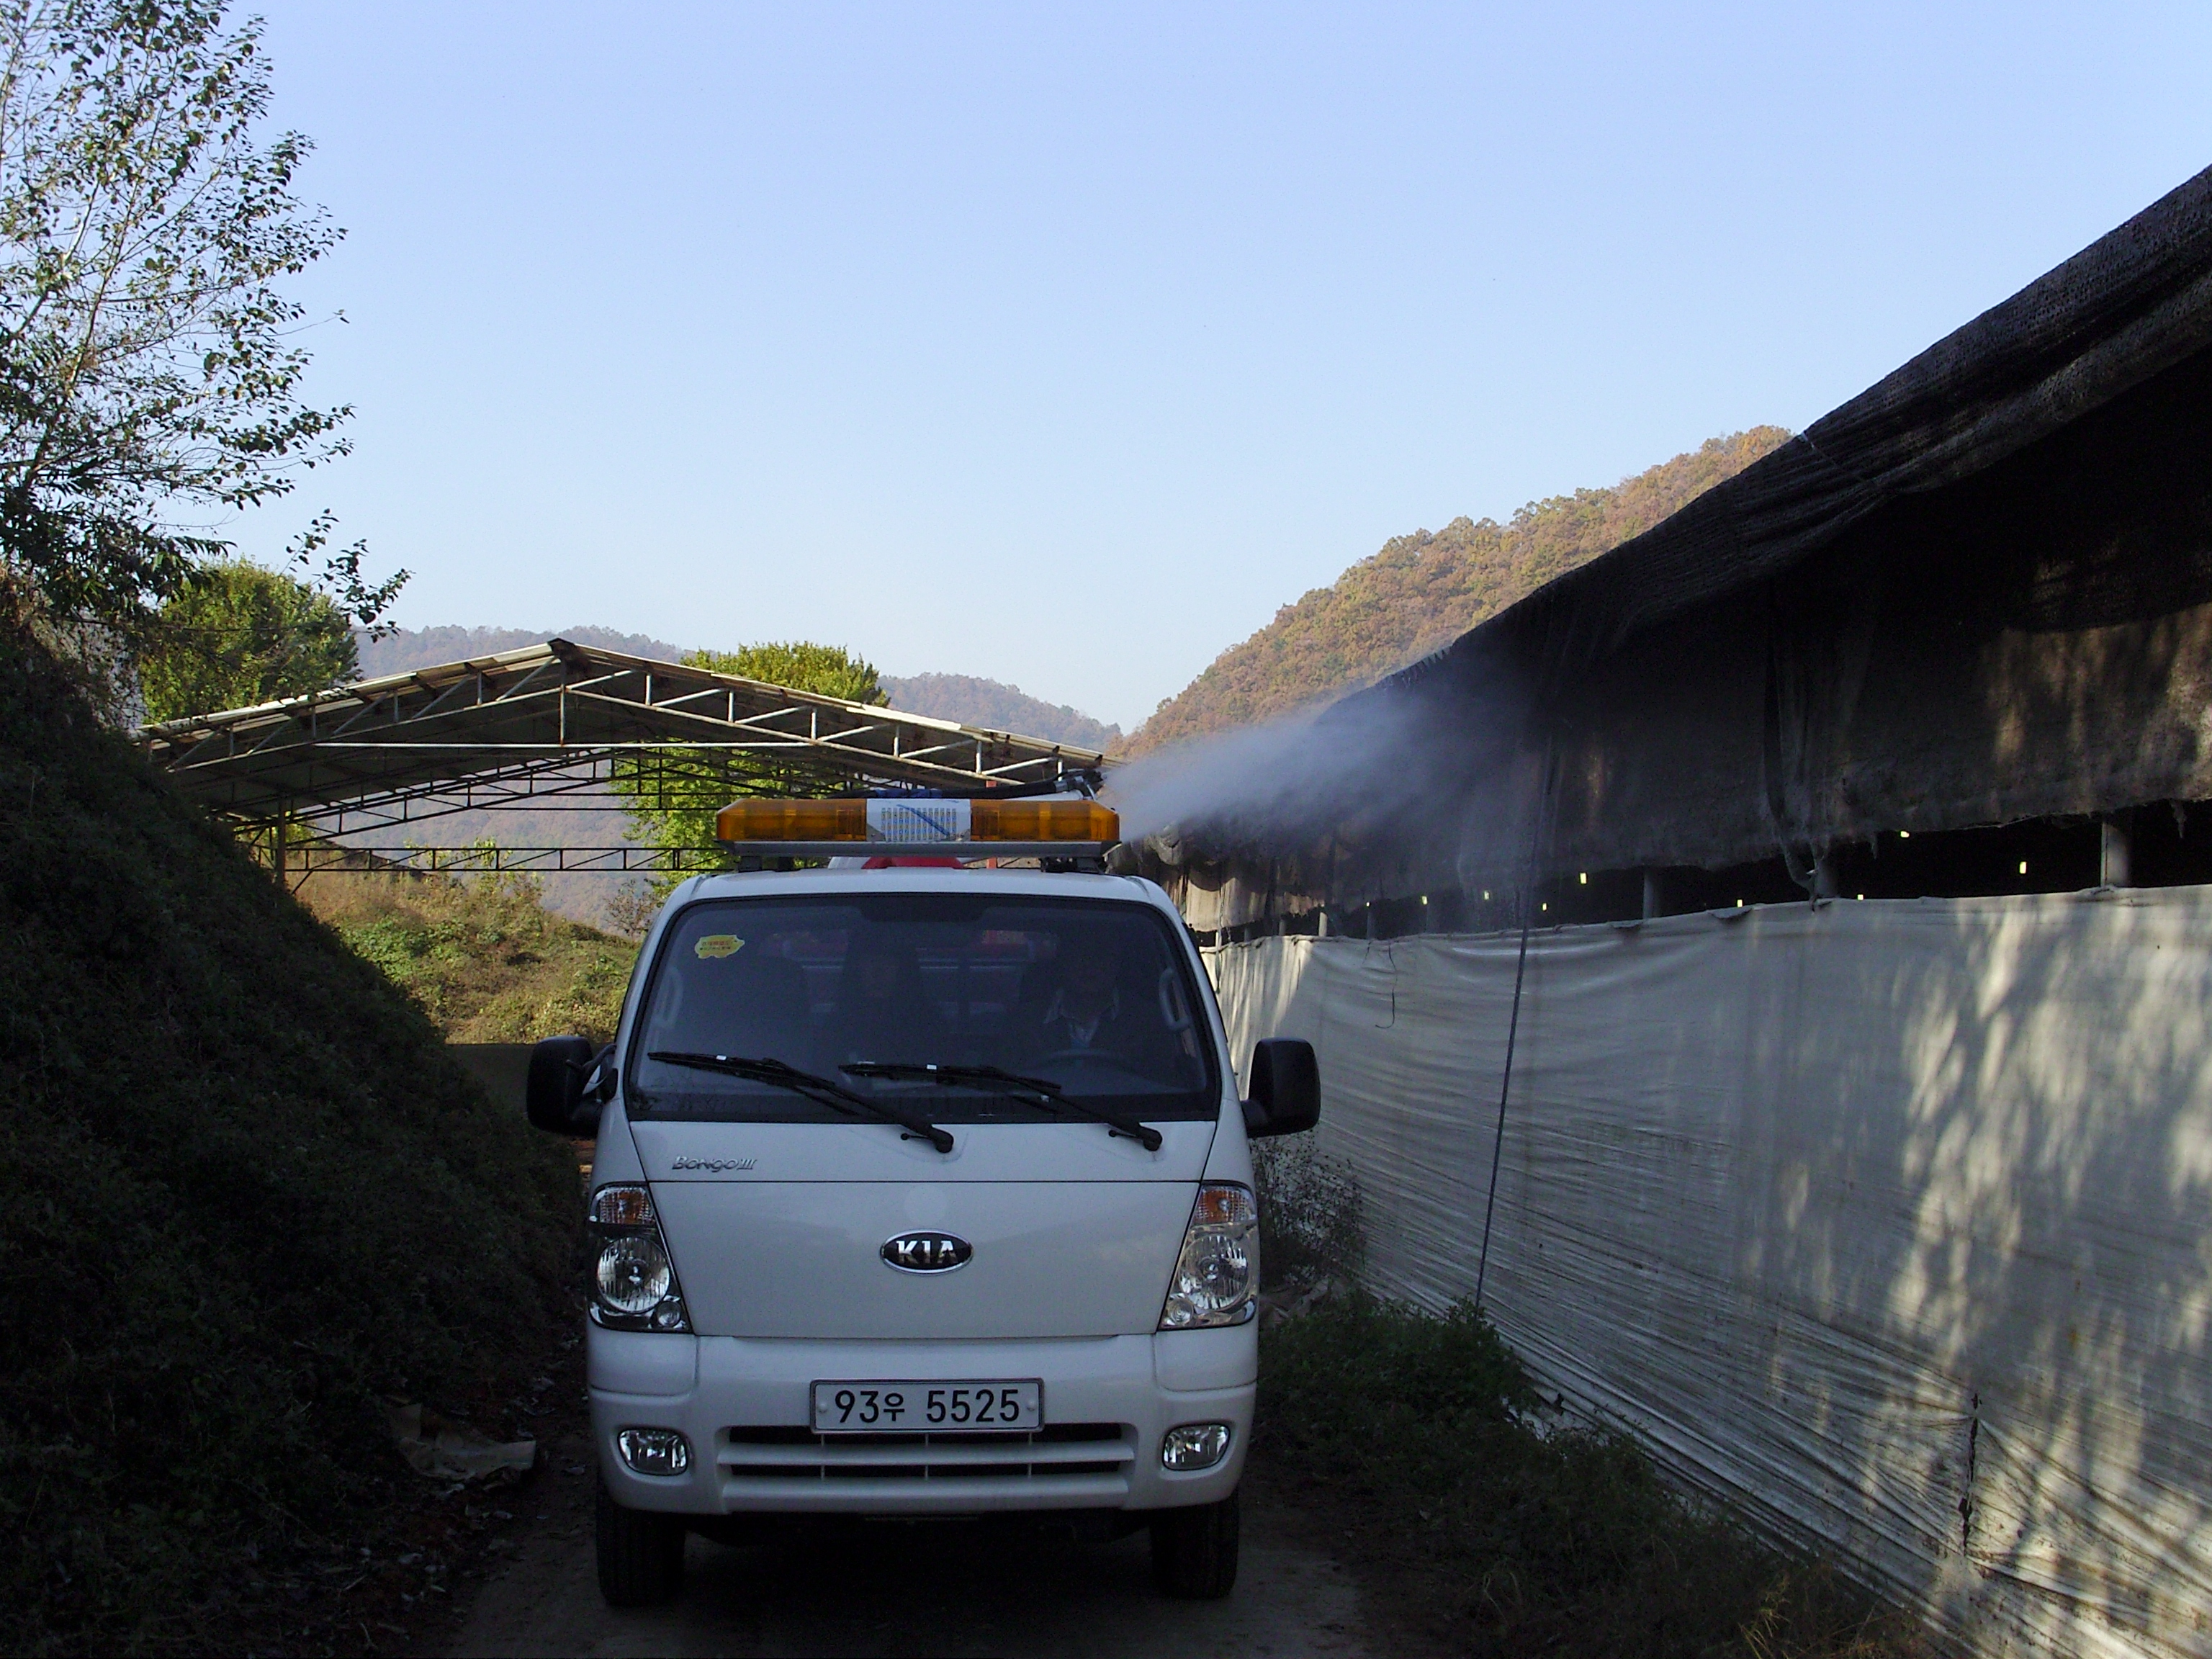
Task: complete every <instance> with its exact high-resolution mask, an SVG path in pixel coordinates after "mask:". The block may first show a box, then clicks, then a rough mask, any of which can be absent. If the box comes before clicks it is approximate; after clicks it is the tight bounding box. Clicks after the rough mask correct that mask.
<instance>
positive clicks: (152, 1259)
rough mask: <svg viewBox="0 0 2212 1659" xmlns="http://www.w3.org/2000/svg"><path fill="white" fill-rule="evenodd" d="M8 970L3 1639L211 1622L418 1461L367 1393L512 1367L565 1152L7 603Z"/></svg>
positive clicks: (145, 1638)
mask: <svg viewBox="0 0 2212 1659" xmlns="http://www.w3.org/2000/svg"><path fill="white" fill-rule="evenodd" d="M0 982H4V983H5V985H6V987H7V991H6V995H5V997H4V999H0V1066H4V1068H5V1073H6V1075H7V1077H8V1079H9V1085H10V1086H9V1102H8V1109H7V1111H6V1112H5V1113H4V1114H0V1528H4V1530H5V1532H6V1534H7V1535H8V1537H9V1548H8V1549H7V1550H6V1551H5V1552H0V1598H4V1604H5V1605H6V1607H7V1608H8V1621H7V1627H8V1629H9V1632H10V1634H9V1640H8V1646H9V1649H10V1650H15V1651H26V1650H28V1651H37V1650H52V1649H61V1648H70V1649H82V1648H147V1647H164V1648H167V1647H175V1646H179V1645H189V1644H193V1643H195V1642H201V1643H210V1644H212V1643H215V1642H217V1641H219V1639H220V1637H219V1632H220V1630H221V1628H222V1625H221V1611H222V1606H223V1602H224V1598H225V1597H226V1596H227V1595H229V1594H230V1593H231V1584H232V1582H233V1579H234V1576H235V1575H236V1573H237V1572H238V1571H240V1570H241V1569H242V1565H243V1564H244V1563H245V1562H246V1561H247V1560H248V1559H251V1558H252V1557H253V1556H255V1555H263V1556H264V1557H265V1555H266V1553H267V1552H270V1551H271V1550H278V1551H281V1550H283V1549H286V1548H289V1547H294V1546H296V1545H298V1544H300V1543H301V1542H302V1541H310V1540H318V1539H321V1540H327V1539H330V1538H332V1537H343V1536H344V1535H346V1531H347V1528H349V1526H351V1525H353V1524H354V1523H355V1522H356V1521H357V1520H359V1519H360V1518H361V1517H362V1516H367V1515H368V1514H370V1513H371V1512H373V1511H374V1510H376V1508H377V1506H378V1505H379V1504H382V1503H383V1502H385V1501H386V1498H388V1497H389V1496H390V1494H391V1492H392V1487H391V1486H390V1484H389V1483H390V1482H392V1481H393V1480H411V1479H413V1477H412V1476H411V1475H406V1474H403V1473H402V1471H401V1466H400V1465H399V1464H398V1460H397V1458H396V1456H395V1455H394V1454H393V1453H392V1449H391V1447H390V1444H389V1443H388V1438H387V1436H386V1429H385V1426H384V1423H383V1420H382V1405H383V1400H384V1397H385V1396H387V1395H403V1396H404V1397H407V1398H410V1399H421V1400H427V1401H433V1402H436V1403H439V1404H441V1405H442V1406H444V1407H446V1408H447V1409H448V1410H449V1411H453V1412H454V1413H457V1414H459V1415H462V1416H465V1417H466V1416H475V1417H477V1419H479V1420H484V1421H486V1422H487V1424H488V1425H489V1419H491V1418H493V1417H495V1415H496V1414H497V1413H498V1412H499V1410H500V1409H501V1406H500V1402H501V1401H505V1400H506V1399H507V1398H508V1397H510V1396H511V1395H513V1394H515V1393H518V1392H520V1386H521V1384H522V1383H523V1382H524V1380H525V1379H526V1378H527V1376H529V1374H530V1370H529V1368H531V1367H532V1365H534V1364H540V1363H542V1359H543V1356H544V1354H545V1353H546V1352H548V1350H549V1347H550V1342H551V1340H552V1337H553V1334H554V1333H555V1331H556V1329H557V1328H558V1326H559V1325H560V1324H562V1323H564V1322H566V1321H567V1320H568V1318H570V1317H572V1315H571V1313H570V1311H569V1297H568V1268H569V1263H570V1260H571V1255H570V1253H571V1251H572V1250H573V1249H574V1211H575V1209H576V1204H575V1172H574V1165H573V1164H572V1163H571V1162H570V1161H569V1160H568V1156H567V1148H566V1147H565V1146H562V1145H560V1144H558V1143H556V1142H554V1141H552V1140H550V1139H547V1138H544V1137H538V1136H536V1135H533V1134H532V1132H531V1131H530V1130H529V1129H528V1128H527V1127H526V1126H525V1125H523V1124H522V1123H521V1122H520V1121H517V1120H516V1119H514V1118H513V1117H512V1116H510V1115H507V1114H506V1113H503V1112H497V1111H495V1110H493V1109H491V1107H490V1106H489V1103H487V1102H486V1101H485V1100H484V1098H483V1095H482V1094H481V1093H480V1092H479V1091H477V1088H476V1087H475V1086H474V1085H473V1084H471V1081H470V1080H469V1079H467V1078H466V1077H465V1075H464V1074H463V1073H461V1072H460V1070H459V1068H458V1067H457V1066H455V1065H454V1064H453V1062H452V1060H450V1059H449V1058H448V1057H447V1055H446V1054H445V1053H444V1052H443V1045H442V1042H441V1039H440V1036H439V1034H438V1032H437V1031H436V1030H435V1029H434V1028H433V1026H432V1025H431V1024H430V1022H429V1020H428V1018H426V1017H425V1016H424V1015H423V1013H422V1012H421V1011H420V1010H419V1009H418V1008H416V1007H415V1006H412V1005H410V1003H409V1002H408V1000H406V998H405V997H404V996H403V995H402V994H400V993H399V992H398V991H397V990H396V989H395V988H394V987H392V983H391V982H390V981H388V980H387V979H386V977H385V975H383V974H381V973H380V972H379V971H378V970H377V969H376V968H375V967H374V966H373V965H372V964H371V963H368V962H366V961H364V960H362V958H361V957H358V956H356V954H354V952H352V951H349V950H347V949H346V948H345V947H344V946H343V945H342V944H341V943H340V942H339V940H338V939H337V938H336V937H335V935H334V934H333V933H331V931H330V930H328V929H327V928H325V927H324V926H323V925H322V924H320V923H319V922H318V921H315V920H314V919H313V917H312V916H310V915H307V912H306V911H304V910H303V909H302V908H301V907H300V906H299V905H298V904H297V903H296V902H294V900H293V899H292V898H291V897H290V896H289V895H288V894H287V893H286V892H284V890H283V889H282V888H281V887H280V886H278V885H277V884H276V883H275V882H274V881H272V880H271V879H270V877H269V876H268V875H267V874H266V873H265V872H263V871H262V870H260V869H259V868H258V867H257V866H255V865H253V864H252V862H251V861H250V860H247V859H246V857H245V856H244V855H243V854H241V853H240V851H239V850H238V848H235V847H234V845H233V844H232V843H231V842H229V841H228V838H227V837H225V836H223V835H222V834H221V833H220V832H219V831H217V830H216V829H213V828H212V827H210V825H208V824H207V823H205V822H204V820H202V819H201V818H200V817H198V816H197V814H196V813H195V812H194V811H191V809H189V808H188V807H186V806H185V805H184V804H183V803H182V802H180V801H179V799H177V798H176V797H175V796H174V794H173V793H171V792H170V791H169V790H168V789H167V787H164V786H163V785H161V783H160V782H158V781H156V780H155V778H154V777H153V776H152V775H150V774H149V771H148V769H146V767H145V766H144V765H143V763H142V762H141V761H140V759H139V758H138V757H137V755H136V753H135V752H134V751H133V750H131V748H130V747H129V745H128V744H125V742H124V741H123V739H121V738H118V737H117V736H116V735H114V734H113V733H112V732H107V731H105V730H103V729H101V728H100V726H98V724H97V722H96V721H95V720H94V719H93V717H92V715H91V714H90V712H89V710H88V707H87V706H86V704H85V703H84V702H83V701H82V699H81V698H80V697H79V696H77V695H76V692H75V690H73V688H72V687H71V686H70V684H68V683H67V682H66V681H65V679H64V677H63V676H62V674H61V673H60V672H59V671H58V670H57V669H56V667H55V666H54V665H53V664H52V661H51V659H48V658H46V656H45V655H44V654H43V653H41V652H40V651H39V650H38V648H37V647H34V646H33V645H31V644H29V643H28V642H27V641H24V640H23V639H22V638H21V636H20V635H14V634H12V633H7V632H4V631H0Z"/></svg>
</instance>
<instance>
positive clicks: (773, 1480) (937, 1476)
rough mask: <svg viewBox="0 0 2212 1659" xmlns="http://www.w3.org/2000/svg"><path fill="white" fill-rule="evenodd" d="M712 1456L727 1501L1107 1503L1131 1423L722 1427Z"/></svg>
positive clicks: (1124, 1475) (1123, 1470) (1125, 1481)
mask: <svg viewBox="0 0 2212 1659" xmlns="http://www.w3.org/2000/svg"><path fill="white" fill-rule="evenodd" d="M720 1438H721V1444H720V1447H719V1448H718V1449H717V1452H716V1460H717V1462H719V1463H720V1466H721V1475H722V1493H723V1498H724V1499H725V1501H726V1502H729V1503H731V1504H732V1505H733V1507H738V1508H744V1507H748V1504H747V1502H746V1500H748V1499H751V1500H754V1501H756V1502H758V1503H759V1504H761V1505H762V1506H763V1507H768V1506H769V1505H771V1504H772V1505H773V1506H774V1507H776V1508H793V1509H807V1508H814V1507H820V1508H823V1509H830V1508H836V1509H848V1508H851V1507H852V1506H853V1505H854V1502H855V1501H856V1500H860V1501H867V1502H874V1501H876V1500H878V1499H880V1500H882V1501H883V1503H884V1505H885V1506H886V1507H888V1508H890V1509H893V1510H903V1509H913V1510H942V1509H944V1508H945V1506H946V1505H947V1504H959V1503H961V1502H963V1501H964V1500H966V1499H969V1498H975V1499H978V1500H982V1501H983V1502H984V1503H985V1504H992V1502H993V1500H996V1503H998V1504H1013V1505H1015V1506H1018V1507H1032V1506H1036V1507H1042V1506H1046V1505H1051V1504H1066V1505H1069V1506H1071V1507H1078V1506H1085V1505H1088V1504H1114V1503H1118V1502H1120V1501H1121V1499H1122V1498H1125V1497H1127V1494H1128V1490H1129V1474H1128V1472H1129V1466H1130V1465H1131V1464H1132V1463H1133V1462H1136V1457H1137V1449H1136V1437H1135V1434H1134V1431H1133V1430H1131V1429H1130V1428H1129V1427H1128V1426H1127V1425H1123V1424H1120V1423H1052V1424H1048V1425H1045V1426H1044V1427H1043V1428H1042V1429H1039V1430H1036V1431H1035V1432H1032V1433H1009V1434H988V1433H987V1434H835V1435H824V1434H817V1433H816V1432H815V1431H813V1430H811V1429H805V1428H788V1427H738V1428H730V1429H725V1430H724V1431H722V1434H721V1437H720Z"/></svg>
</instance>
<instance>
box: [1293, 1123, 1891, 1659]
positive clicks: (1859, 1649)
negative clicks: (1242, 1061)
mask: <svg viewBox="0 0 2212 1659" xmlns="http://www.w3.org/2000/svg"><path fill="white" fill-rule="evenodd" d="M1261 1216H1262V1224H1263V1228H1264V1232H1263V1237H1262V1242H1261V1249H1262V1260H1263V1262H1273V1263H1279V1267H1278V1266H1273V1265H1271V1266H1270V1267H1269V1274H1270V1279H1271V1283H1273V1284H1274V1285H1275V1286H1276V1289H1277V1293H1278V1295H1279V1296H1280V1295H1282V1293H1283V1292H1284V1291H1295V1290H1296V1287H1297V1285H1299V1284H1301V1283H1304V1284H1307V1285H1312V1284H1314V1283H1316V1282H1318V1280H1319V1279H1320V1278H1321V1277H1322V1276H1323V1275H1326V1276H1328V1277H1329V1278H1331V1279H1333V1280H1334V1285H1335V1288H1334V1291H1332V1292H1331V1293H1329V1294H1327V1295H1326V1296H1324V1297H1321V1298H1319V1299H1318V1300H1316V1301H1315V1302H1314V1303H1313V1304H1312V1305H1311V1307H1310V1310H1308V1311H1304V1312H1302V1313H1299V1314H1297V1316H1295V1317H1291V1318H1286V1319H1282V1320H1280V1321H1279V1322H1274V1321H1271V1322H1270V1323H1269V1324H1268V1326H1267V1327H1265V1328H1263V1332H1262V1335H1261V1372H1260V1375H1261V1399H1260V1410H1259V1418H1258V1422H1257V1425H1256V1427H1255V1442H1254V1446H1255V1453H1254V1455H1255V1458H1256V1459H1257V1460H1258V1461H1259V1463H1260V1466H1261V1468H1263V1469H1265V1470H1266V1471H1267V1476H1268V1478H1269V1479H1270V1480H1272V1481H1273V1482H1274V1483H1275V1484H1276V1485H1277V1486H1278V1487H1279V1489H1280V1490H1281V1491H1282V1492H1284V1494H1285V1496H1286V1497H1287V1498H1289V1499H1290V1500H1291V1502H1293V1503H1295V1504H1297V1505H1298V1506H1299V1507H1300V1508H1302V1509H1304V1510H1307V1511H1308V1512H1310V1513H1311V1514H1313V1515H1315V1516H1322V1517H1325V1518H1326V1519H1327V1520H1328V1523H1329V1526H1330V1531H1331V1533H1332V1534H1334V1535H1335V1536H1334V1542H1335V1543H1336V1545H1337V1547H1339V1548H1340V1549H1341V1550H1343V1551H1344V1552H1345V1553H1346V1555H1347V1557H1348V1558H1349V1559H1350V1560H1351V1563H1352V1565H1354V1566H1355V1567H1356V1568H1358V1569H1359V1570H1360V1571H1362V1574H1363V1576H1364V1577H1365V1578H1366V1580H1367V1581H1368V1583H1369V1587H1370V1603H1371V1604H1372V1605H1374V1606H1376V1607H1378V1608H1379V1609H1383V1610H1384V1612H1385V1616H1386V1617H1389V1618H1392V1619H1395V1620H1396V1622H1397V1623H1398V1624H1399V1625H1400V1626H1401V1634H1402V1635H1403V1636H1404V1637H1405V1638H1407V1639H1408V1640H1409V1641H1414V1642H1419V1643H1422V1644H1434V1645H1437V1646H1442V1647H1445V1648H1448V1649H1449V1650H1454V1651H1462V1652H1466V1653H1468V1654H1477V1655H1484V1656H1490V1655H1497V1656H1501V1659H1502V1656H1506V1655H1521V1654H1534V1653H1541V1654H1547V1655H1557V1656H1563V1659H1626V1656H1650V1659H1675V1656H1680V1659H1692V1656H1705V1655H1714V1656H1718V1655H1741V1656H1745V1659H1929V1656H1930V1655H1932V1652H1933V1650H1932V1649H1931V1648H1929V1646H1927V1645H1926V1644H1925V1643H1924V1642H1923V1638H1921V1636H1920V1634H1919V1632H1918V1630H1917V1626H1915V1625H1914V1624H1913V1622H1912V1621H1911V1620H1908V1619H1906V1618H1905V1617H1903V1616H1902V1615H1901V1614H1899V1613H1896V1612H1894V1611H1893V1610H1890V1609H1886V1608H1884V1607H1881V1606H1879V1605H1878V1604H1876V1603H1875V1601H1872V1600H1871V1599H1869V1597H1868V1596H1866V1595H1864V1594H1863V1593H1862V1592H1861V1591H1860V1590H1858V1589H1857V1588H1856V1587H1854V1586H1853V1585H1851V1584H1850V1583H1848V1582H1847V1581H1845V1580H1844V1579H1843V1578H1842V1577H1839V1576H1838V1574H1837V1573H1836V1572H1835V1571H1833V1570H1832V1568H1831V1567H1829V1566H1828V1565H1826V1564H1824V1563H1822V1562H1820V1561H1819V1560H1817V1559H1809V1558H1804V1557H1793V1556H1790V1555H1786V1554H1784V1553H1779V1552H1778V1551H1776V1550H1773V1549H1771V1548H1769V1547H1766V1546H1765V1545H1764V1544H1762V1543H1760V1542H1759V1541H1757V1540H1756V1539H1754V1538H1753V1537H1752V1536H1751V1534H1749V1533H1747V1531H1745V1530H1744V1528H1742V1527H1741V1526H1740V1525H1738V1524H1736V1523H1735V1522H1732V1521H1731V1520H1730V1519H1729V1517H1728V1516H1725V1515H1723V1514H1721V1513H1719V1512H1717V1511H1716V1510H1711V1509H1710V1508H1707V1507H1705V1506H1703V1505H1700V1504H1697V1503H1694V1502H1692V1501H1691V1500H1690V1499H1688V1498H1686V1497H1684V1496H1683V1495H1682V1494H1681V1493H1680V1492H1677V1491H1676V1490H1674V1488H1672V1487H1670V1486H1667V1485H1666V1484H1664V1483H1662V1480H1660V1478H1659V1475H1658V1473H1657V1471H1656V1469H1655V1468H1654V1467H1653V1465H1652V1462H1651V1460H1650V1458H1649V1457H1648V1456H1647V1455H1645V1454H1644V1451H1643V1449H1641V1448H1640V1447H1639V1446H1638V1444H1637V1443H1635V1442H1634V1441H1633V1440H1632V1439H1631V1438H1630V1437H1627V1436H1626V1435H1623V1434H1619V1433H1613V1432H1608V1431H1603V1430H1600V1429H1595V1428H1591V1427H1587V1426H1575V1425H1569V1424H1566V1423H1563V1422H1562V1421H1561V1420H1560V1419H1559V1416H1558V1414H1557V1413H1554V1412H1553V1411H1552V1410H1551V1409H1550V1408H1549V1407H1547V1406H1546V1404H1545V1403H1544V1401H1542V1400H1541V1398H1540V1397H1539V1396H1538V1395H1537V1393H1536V1391H1535V1389H1534V1386H1533V1385H1532V1384H1531V1383H1530V1382H1529V1380H1528V1375H1527V1373H1526V1372H1525V1371H1524V1370H1522V1367H1521V1364H1520V1362H1519V1360H1518V1359H1516V1358H1515V1356H1514V1354H1513V1352H1512V1351H1511V1349H1510V1348H1509V1347H1508V1346H1506V1344H1505V1343H1504V1341H1503V1340H1501V1339H1500V1338H1499V1337H1498V1334H1497V1333H1496V1332H1495V1331H1493V1330H1492V1328H1490V1325H1489V1323H1488V1322H1487V1321H1486V1320H1484V1319H1483V1318H1482V1317H1481V1316H1480V1315H1478V1314H1476V1313H1474V1311H1473V1310H1471V1309H1468V1308H1465V1307H1462V1308H1458V1309H1455V1310H1453V1311H1452V1312H1451V1313H1449V1315H1446V1316H1443V1317H1438V1316H1433V1315H1430V1314H1425V1313H1422V1312H1420V1311H1418V1310H1413V1309H1410V1308H1406V1307H1402V1306H1395V1305H1393V1304H1388V1303H1384V1302H1381V1301H1377V1300H1375V1299H1373V1298H1372V1297H1367V1296H1364V1295H1363V1294H1361V1293H1359V1292H1358V1291H1353V1290H1350V1289H1349V1288H1347V1285H1348V1279H1349V1269H1350V1268H1351V1267H1355V1266H1356V1261H1357V1255H1358V1236H1359V1225H1360V1223H1359V1209H1358V1192H1357V1188H1355V1187H1354V1186H1353V1185H1352V1183H1351V1182H1349V1181H1348V1180H1347V1179H1346V1176H1345V1175H1344V1173H1343V1172H1342V1171H1341V1170H1335V1169H1333V1168H1332V1167H1330V1166H1328V1165H1327V1164H1322V1163H1321V1162H1320V1161H1318V1160H1316V1159H1315V1158H1313V1157H1312V1156H1311V1154H1310V1152H1304V1151H1303V1150H1302V1149H1292V1150H1291V1151H1290V1152H1287V1153H1285V1152H1283V1151H1281V1150H1279V1148H1278V1147H1270V1148H1269V1149H1268V1156H1267V1158H1265V1159H1263V1169H1262V1172H1261ZM1285 1279H1287V1283H1285ZM1285 1299H1286V1300H1291V1301H1293V1302H1296V1301H1298V1300H1303V1299H1304V1298H1299V1297H1295V1296H1292V1297H1285ZM1377 1592H1379V1593H1377Z"/></svg>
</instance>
